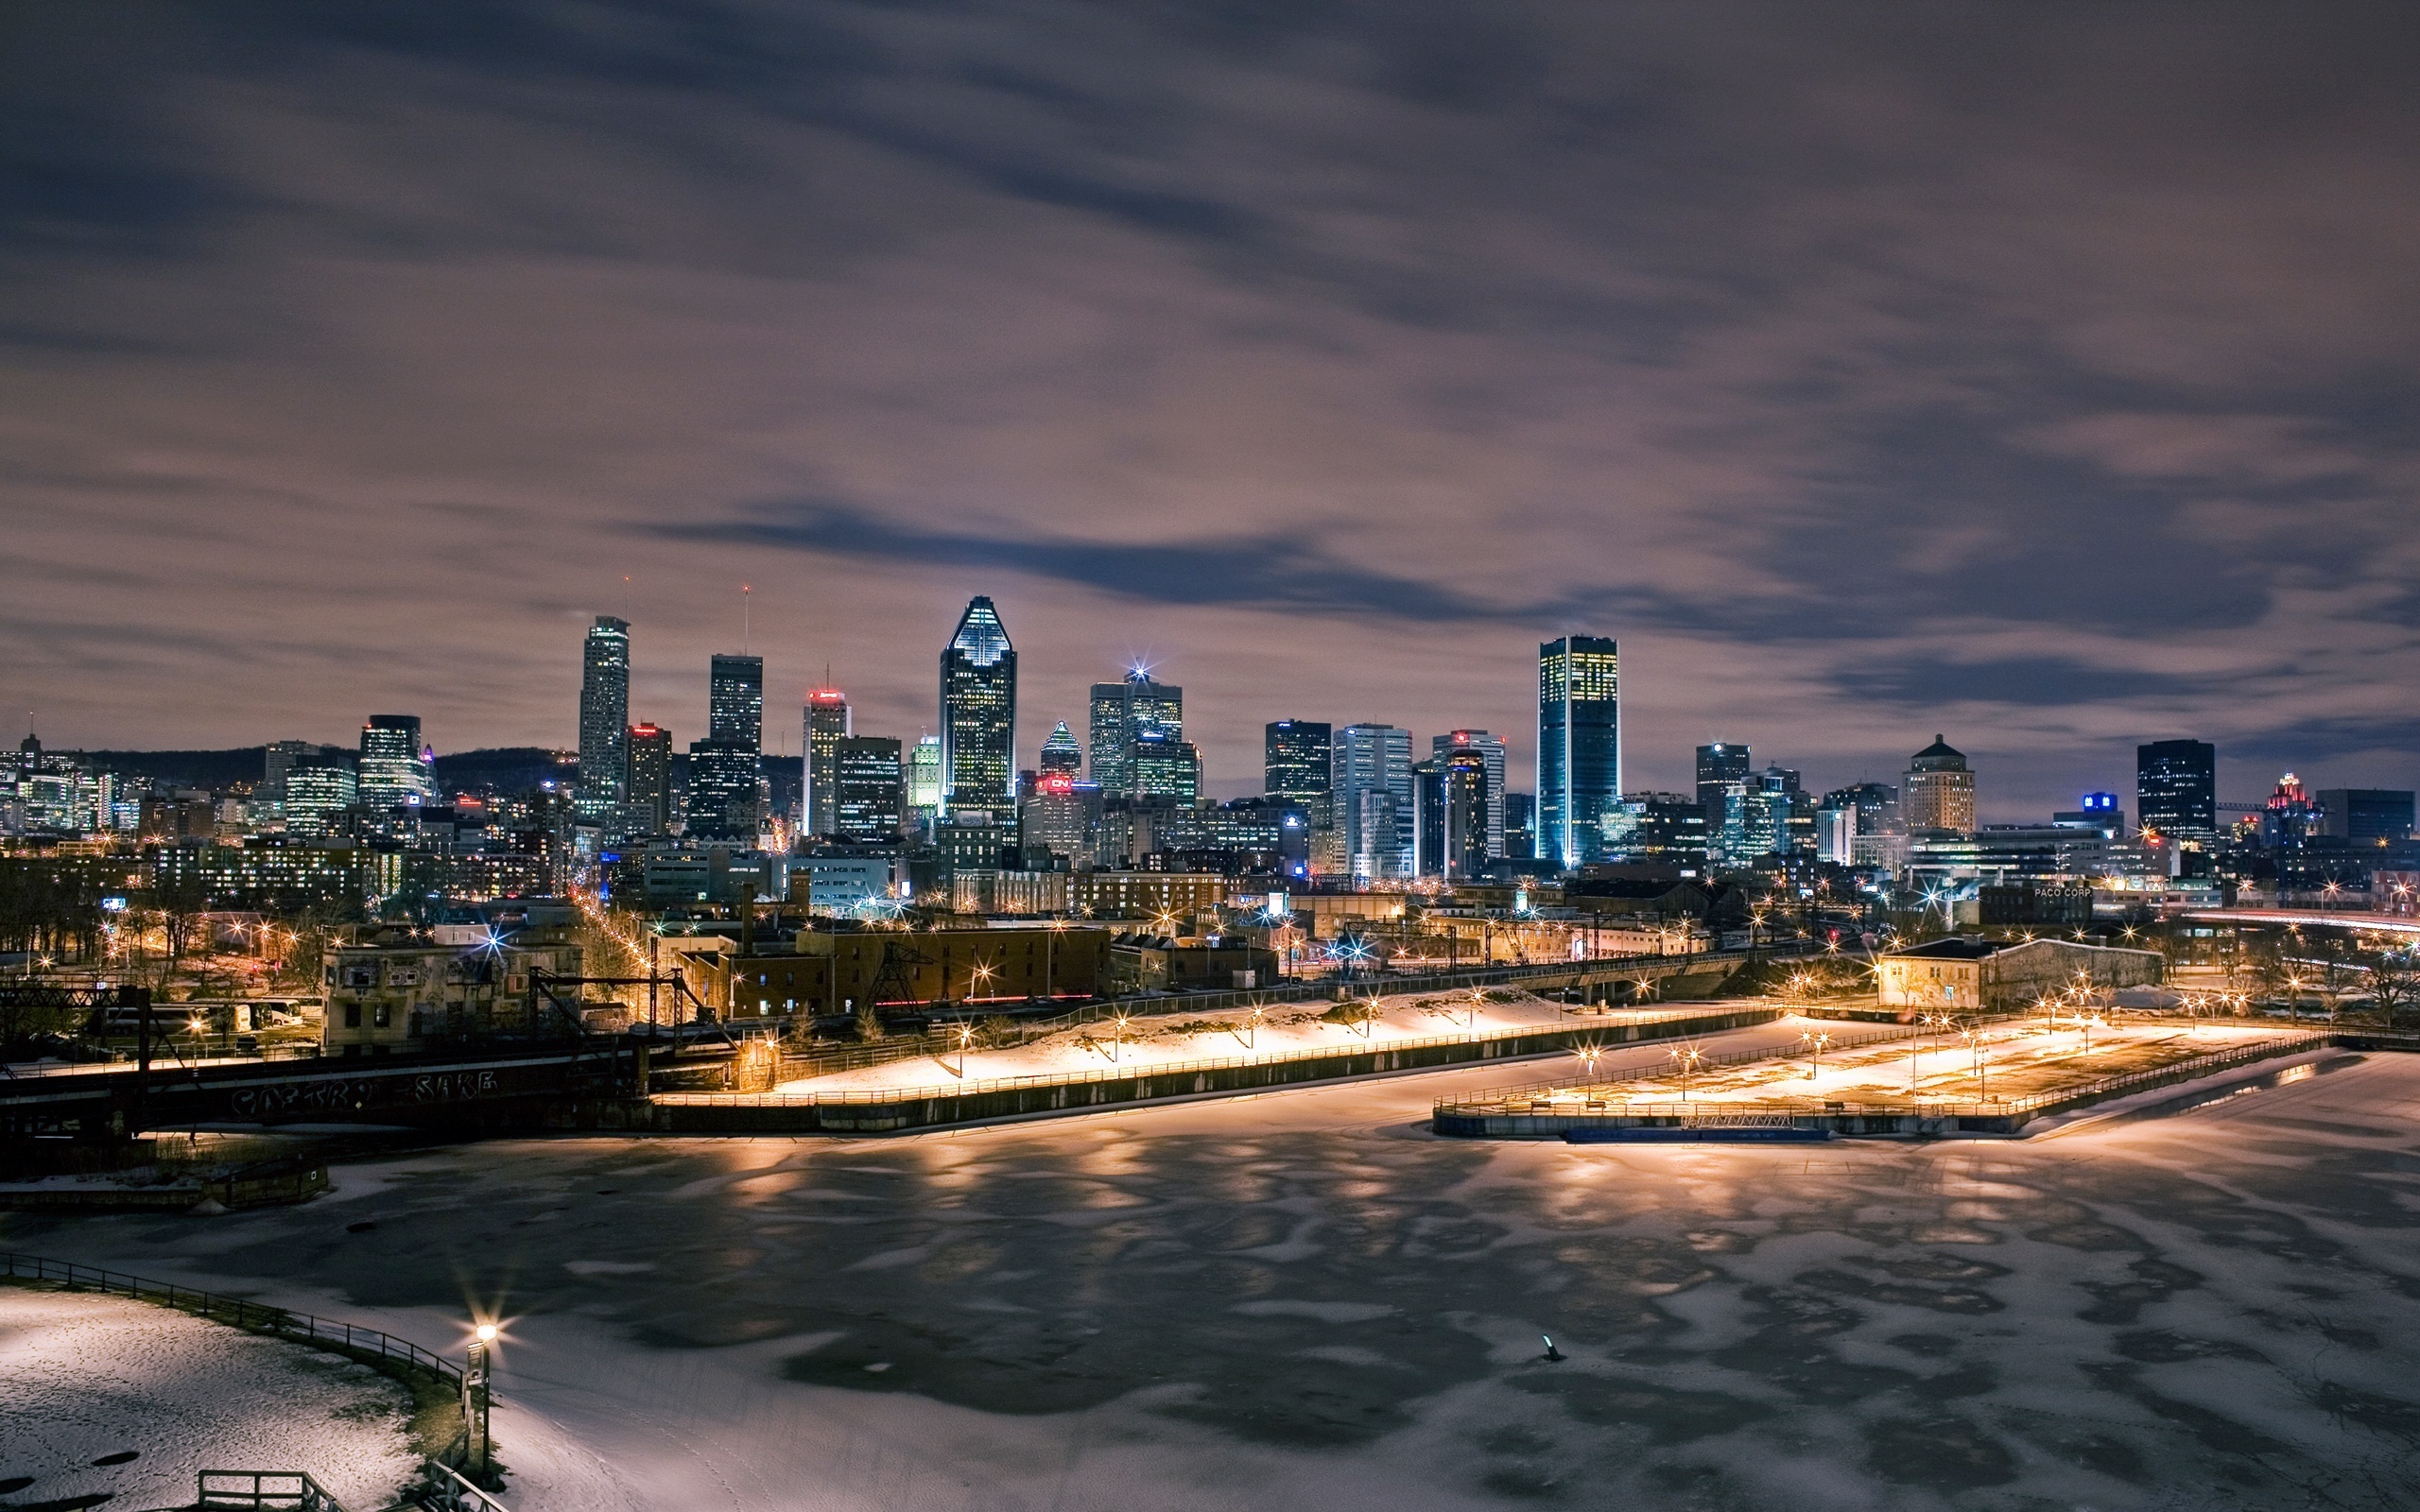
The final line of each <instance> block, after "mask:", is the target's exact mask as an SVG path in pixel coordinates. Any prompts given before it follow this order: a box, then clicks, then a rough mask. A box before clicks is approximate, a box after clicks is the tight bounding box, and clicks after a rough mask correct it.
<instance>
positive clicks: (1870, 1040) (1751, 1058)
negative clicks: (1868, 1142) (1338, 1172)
mask: <svg viewBox="0 0 2420 1512" xmlns="http://www.w3.org/2000/svg"><path fill="white" fill-rule="evenodd" d="M1907 1038H1908V1034H1907V1031H1906V1030H1904V1029H1902V1030H1899V1031H1897V1032H1896V1033H1890V1032H1885V1033H1881V1034H1866V1035H1858V1036H1857V1037H1856V1038H1855V1039H1845V1038H1844V1039H1840V1040H1833V1041H1832V1042H1831V1043H1830V1044H1828V1045H1826V1046H1825V1047H1824V1054H1825V1055H1830V1054H1832V1053H1833V1052H1834V1051H1840V1050H1856V1049H1858V1048H1860V1047H1862V1046H1865V1045H1872V1044H1880V1043H1882V1042H1883V1041H1885V1040H1905V1039H1907ZM1806 1054H1807V1052H1806V1050H1805V1049H1804V1048H1802V1047H1799V1046H1794V1045H1772V1046H1769V1047H1767V1048H1765V1049H1761V1050H1731V1051H1725V1052H1724V1053H1722V1054H1721V1055H1718V1056H1700V1057H1697V1058H1696V1059H1695V1060H1693V1061H1692V1062H1690V1070H1691V1073H1692V1074H1694V1073H1695V1072H1696V1070H1697V1069H1698V1068H1699V1067H1702V1066H1745V1065H1750V1064H1753V1063H1754V1062H1755V1061H1759V1060H1796V1059H1799V1058H1800V1057H1804V1056H1806ZM1671 1074H1672V1068H1671V1067H1670V1066H1668V1065H1646V1066H1626V1067H1624V1068H1622V1069H1621V1070H1619V1071H1600V1072H1595V1073H1592V1074H1586V1075H1580V1076H1562V1077H1558V1078H1556V1079H1555V1080H1553V1081H1536V1082H1529V1083H1526V1084H1524V1085H1522V1086H1519V1087H1491V1088H1489V1089H1488V1090H1487V1091H1480V1092H1473V1093H1472V1094H1470V1095H1469V1096H1467V1097H1455V1098H1448V1099H1444V1100H1442V1101H1440V1102H1438V1103H1437V1104H1436V1109H1437V1110H1438V1111H1440V1112H1443V1111H1444V1110H1446V1109H1448V1108H1482V1107H1493V1106H1495V1105H1496V1104H1499V1103H1513V1102H1527V1101H1530V1099H1532V1098H1536V1097H1541V1096H1547V1095H1550V1094H1552V1093H1554V1092H1559V1091H1571V1090H1573V1089H1575V1088H1582V1087H1610V1086H1612V1085H1613V1084H1614V1083H1616V1082H1625V1081H1650V1080H1652V1079H1654V1078H1656V1077H1659V1076H1669V1075H1671Z"/></svg>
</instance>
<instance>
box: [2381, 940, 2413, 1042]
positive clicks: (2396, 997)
mask: <svg viewBox="0 0 2420 1512" xmlns="http://www.w3.org/2000/svg"><path fill="white" fill-rule="evenodd" d="M2415 1001H2420V973H2415V972H2414V971H2412V969H2411V953H2410V952H2408V951H2407V952H2402V953H2399V954H2385V955H2380V956H2379V957H2378V961H2377V965H2376V966H2373V967H2371V968H2370V1005H2371V1006H2372V1007H2374V1008H2376V1009H2377V1011H2378V1013H2379V1015H2380V1016H2381V1017H2383V1018H2384V1019H2385V1020H2386V1026H2387V1027H2388V1028H2389V1029H2393V1028H2396V1027H2398V1026H2399V1021H2400V1020H2401V1019H2402V1017H2403V1014H2404V1012H2405V1011H2406V1010H2408V1009H2410V1008H2411V1007H2412V1006H2413V1005H2414V1003H2415Z"/></svg>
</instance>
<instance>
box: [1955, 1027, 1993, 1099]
mask: <svg viewBox="0 0 2420 1512" xmlns="http://www.w3.org/2000/svg"><path fill="white" fill-rule="evenodd" d="M1958 1033H1959V1035H1960V1036H1961V1037H1962V1038H1963V1039H1964V1040H1965V1041H1966V1048H1967V1049H1968V1050H1970V1051H1972V1052H1973V1053H1974V1056H1975V1081H1976V1083H1977V1095H1978V1096H1979V1099H1980V1100H1981V1101H1983V1102H1986V1103H1988V1102H1990V1101H1991V1100H1992V1084H1991V1082H1990V1081H1989V1080H1988V1079H1986V1077H1985V1076H1984V1074H1983V1031H1982V1029H1981V1028H1980V1027H1979V1026H1978V1025H1975V1024H1968V1025H1966V1026H1965V1027H1964V1028H1962V1029H1960V1030H1959V1031H1958Z"/></svg>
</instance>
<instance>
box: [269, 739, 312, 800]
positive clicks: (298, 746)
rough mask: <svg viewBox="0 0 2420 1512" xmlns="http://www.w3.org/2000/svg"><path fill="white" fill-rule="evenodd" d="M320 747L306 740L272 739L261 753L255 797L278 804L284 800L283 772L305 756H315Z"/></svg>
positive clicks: (291, 768)
mask: <svg viewBox="0 0 2420 1512" xmlns="http://www.w3.org/2000/svg"><path fill="white" fill-rule="evenodd" d="M318 754H320V747H318V746H316V745H314V744H313V743H311V742H310V741H307V740H272V741H270V742H269V743H268V748H267V749H266V750H264V751H263V752H262V753H261V790H260V792H259V794H258V795H257V797H259V798H260V799H261V800H262V801H263V802H266V803H269V804H279V803H283V802H285V774H286V773H287V772H289V771H292V770H293V769H294V764H295V763H296V762H298V761H301V760H302V758H303V757H305V756H317V755H318Z"/></svg>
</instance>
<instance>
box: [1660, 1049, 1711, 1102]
mask: <svg viewBox="0 0 2420 1512" xmlns="http://www.w3.org/2000/svg"><path fill="white" fill-rule="evenodd" d="M1666 1054H1667V1055H1668V1056H1669V1057H1671V1058H1672V1059H1674V1060H1676V1061H1678V1062H1679V1063H1680V1067H1681V1101H1683V1102H1687V1101H1688V1100H1689V1073H1690V1072H1692V1071H1695V1070H1696V1069H1697V1068H1698V1067H1699V1066H1700V1065H1701V1064H1703V1062H1704V1060H1705V1057H1704V1056H1703V1055H1702V1054H1700V1053H1699V1051H1698V1047H1697V1046H1695V1045H1683V1046H1681V1047H1679V1048H1678V1049H1675V1050H1670V1051H1667V1052H1666Z"/></svg>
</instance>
